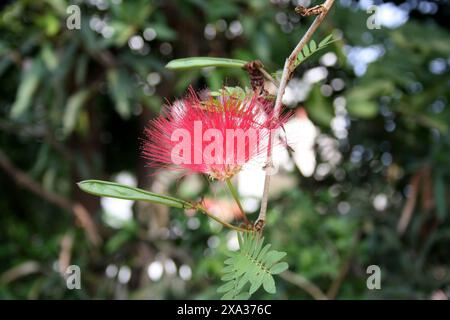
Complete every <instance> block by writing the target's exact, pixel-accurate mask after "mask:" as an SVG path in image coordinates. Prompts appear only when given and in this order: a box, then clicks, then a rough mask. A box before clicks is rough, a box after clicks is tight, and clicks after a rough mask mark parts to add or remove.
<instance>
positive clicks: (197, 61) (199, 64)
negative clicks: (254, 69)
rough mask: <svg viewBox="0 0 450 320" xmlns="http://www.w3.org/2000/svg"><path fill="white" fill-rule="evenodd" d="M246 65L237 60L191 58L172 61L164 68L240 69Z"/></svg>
mask: <svg viewBox="0 0 450 320" xmlns="http://www.w3.org/2000/svg"><path fill="white" fill-rule="evenodd" d="M246 63H247V61H243V60H237V59H227V58H211V57H193V58H183V59H175V60H172V61H170V62H169V63H168V64H167V65H166V68H167V69H171V70H185V69H197V68H205V67H226V68H242V67H243V66H244V65H245V64H246Z"/></svg>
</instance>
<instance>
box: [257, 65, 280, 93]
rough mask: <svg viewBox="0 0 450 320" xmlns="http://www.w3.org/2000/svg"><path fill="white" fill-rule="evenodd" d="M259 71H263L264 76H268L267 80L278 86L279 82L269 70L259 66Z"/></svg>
mask: <svg viewBox="0 0 450 320" xmlns="http://www.w3.org/2000/svg"><path fill="white" fill-rule="evenodd" d="M259 71H261V73H262V75H263V76H264V78H266V79H267V80H269V81H270V82H272V83H273V84H274V85H275V86H276V87H277V88H278V85H279V83H278V82H277V81H276V80H275V79H274V78H273V77H272V76H271V74H270V73H269V72H267V70H266V69H264V68H259Z"/></svg>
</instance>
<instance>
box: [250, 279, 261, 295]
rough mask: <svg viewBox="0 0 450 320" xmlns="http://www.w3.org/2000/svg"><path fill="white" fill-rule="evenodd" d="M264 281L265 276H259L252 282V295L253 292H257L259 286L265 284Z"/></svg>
mask: <svg viewBox="0 0 450 320" xmlns="http://www.w3.org/2000/svg"><path fill="white" fill-rule="evenodd" d="M263 281H264V277H258V278H256V279H255V281H253V282H252V284H251V286H250V291H249V293H250V295H252V294H253V293H255V292H256V290H258V289H259V287H261V285H262V284H263Z"/></svg>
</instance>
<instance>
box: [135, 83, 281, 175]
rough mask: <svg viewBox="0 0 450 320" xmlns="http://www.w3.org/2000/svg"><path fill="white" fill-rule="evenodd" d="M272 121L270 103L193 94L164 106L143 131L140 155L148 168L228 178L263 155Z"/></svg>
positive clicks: (276, 123) (234, 96) (236, 96)
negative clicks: (143, 139)
mask: <svg viewBox="0 0 450 320" xmlns="http://www.w3.org/2000/svg"><path fill="white" fill-rule="evenodd" d="M282 122H283V121H273V116H272V112H271V109H270V108H269V103H268V102H262V101H261V99H258V97H257V96H256V95H247V96H245V97H244V96H242V95H239V94H234V93H227V94H225V92H224V94H223V95H221V96H217V97H213V96H211V95H209V94H208V95H207V97H206V98H205V99H200V98H199V96H198V95H197V94H195V93H194V92H193V91H191V94H190V95H189V96H188V97H186V98H185V99H183V100H180V101H177V102H175V103H174V104H172V105H169V106H166V107H165V108H164V109H163V112H162V114H161V115H160V116H159V117H158V118H156V119H154V120H152V121H151V122H150V125H149V126H148V127H147V128H146V129H145V135H146V140H145V143H144V145H143V156H144V157H145V158H146V159H147V160H149V166H151V167H170V168H178V169H186V170H187V171H188V172H190V173H204V174H208V175H209V176H210V177H211V178H213V179H218V180H226V179H229V178H231V177H232V176H234V175H235V174H236V173H238V172H239V171H240V170H241V169H242V167H243V166H244V165H245V164H247V163H249V161H251V160H252V159H255V158H256V157H258V156H259V155H265V152H266V148H267V141H268V137H269V134H270V130H276V129H278V128H279V127H280V126H281V123H282Z"/></svg>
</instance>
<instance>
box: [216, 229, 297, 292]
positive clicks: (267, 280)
mask: <svg viewBox="0 0 450 320" xmlns="http://www.w3.org/2000/svg"><path fill="white" fill-rule="evenodd" d="M238 239H239V243H240V250H239V251H237V252H235V253H234V254H233V257H232V258H228V259H227V260H226V263H225V267H224V269H223V273H224V275H223V277H222V281H228V282H227V283H225V284H224V285H222V286H221V287H220V288H219V290H218V292H223V293H224V295H223V297H222V299H239V298H240V297H245V298H249V297H250V295H251V294H253V293H254V292H256V291H257V290H258V289H259V288H260V287H261V286H262V285H263V286H264V289H265V290H266V291H267V292H271V293H274V292H275V290H276V289H275V282H274V279H273V277H272V273H273V274H277V273H280V272H283V271H284V270H286V269H287V268H288V264H287V263H286V262H281V263H276V262H278V261H279V260H280V259H281V258H283V257H284V256H285V255H286V253H285V252H279V251H276V250H272V251H269V248H270V244H267V245H264V238H262V237H261V236H260V235H259V234H254V233H238ZM271 267H272V268H271ZM249 282H250V288H249V292H248V293H246V292H243V293H241V291H242V290H243V288H244V287H245V285H246V284H247V283H249Z"/></svg>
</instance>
